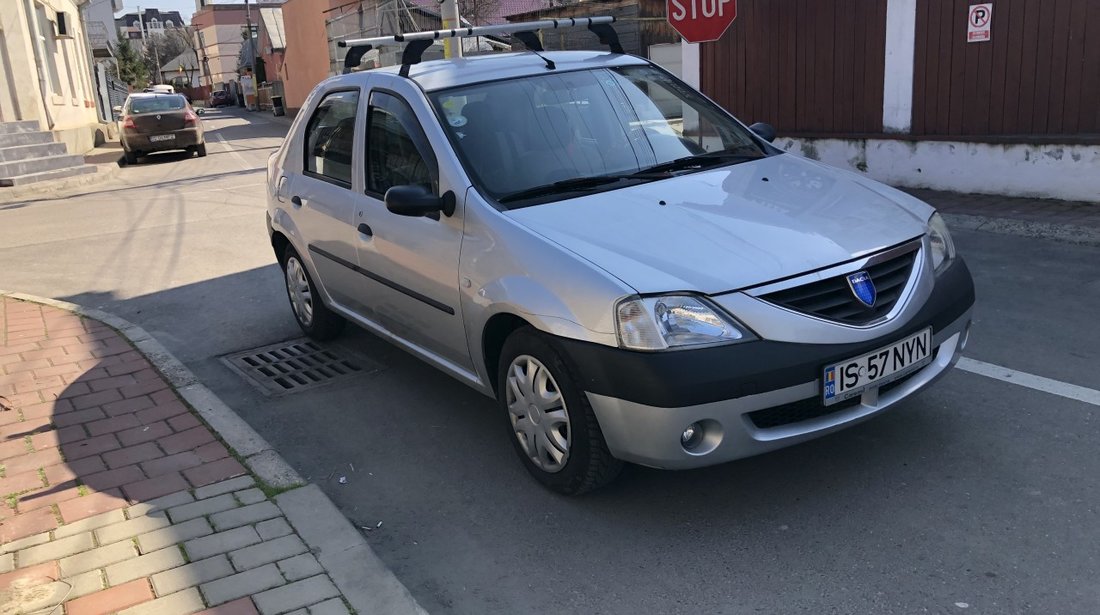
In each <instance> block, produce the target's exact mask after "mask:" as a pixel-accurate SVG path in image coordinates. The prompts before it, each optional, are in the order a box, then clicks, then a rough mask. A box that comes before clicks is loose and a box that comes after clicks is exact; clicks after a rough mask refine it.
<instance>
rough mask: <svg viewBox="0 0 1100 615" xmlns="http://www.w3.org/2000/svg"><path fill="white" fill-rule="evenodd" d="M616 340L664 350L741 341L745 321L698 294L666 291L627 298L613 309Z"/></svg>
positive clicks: (635, 346) (634, 346) (745, 336)
mask: <svg viewBox="0 0 1100 615" xmlns="http://www.w3.org/2000/svg"><path fill="white" fill-rule="evenodd" d="M616 321H617V323H618V328H619V343H620V344H621V345H622V346H623V347H624V348H629V349H631V350H666V349H669V348H682V347H687V346H700V345H709V344H722V343H731V342H738V341H744V340H746V339H750V338H751V334H750V333H749V331H748V329H747V328H745V327H744V325H740V324H739V323H737V322H736V321H734V320H733V318H731V317H729V316H727V315H725V314H722V313H721V312H720V311H719V310H718V309H716V308H713V307H711V306H710V305H708V304H707V303H705V302H704V301H703V300H702V299H700V298H698V297H693V296H690V295H666V296H663V297H646V298H644V299H637V298H636V299H628V300H626V301H623V302H622V303H620V304H619V307H618V309H617V310H616Z"/></svg>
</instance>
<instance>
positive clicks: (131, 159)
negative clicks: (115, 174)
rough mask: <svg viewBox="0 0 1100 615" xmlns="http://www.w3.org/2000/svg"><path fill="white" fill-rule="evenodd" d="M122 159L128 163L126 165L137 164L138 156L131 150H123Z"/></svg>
mask: <svg viewBox="0 0 1100 615" xmlns="http://www.w3.org/2000/svg"><path fill="white" fill-rule="evenodd" d="M122 158H123V159H124V160H125V161H126V164H137V161H138V156H137V154H136V153H134V152H131V151H130V150H128V149H127V150H122Z"/></svg>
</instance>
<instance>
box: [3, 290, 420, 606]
mask: <svg viewBox="0 0 1100 615" xmlns="http://www.w3.org/2000/svg"><path fill="white" fill-rule="evenodd" d="M0 297H10V298H12V299H18V300H20V301H29V302H32V303H39V304H42V305H48V306H51V307H55V308H59V309H62V310H65V311H68V312H72V313H74V314H78V315H80V316H83V317H85V318H90V319H92V320H97V321H99V322H101V323H103V324H105V325H107V326H109V327H111V328H113V329H115V330H116V331H117V332H118V333H119V335H122V336H123V337H125V338H126V339H127V340H129V341H130V343H131V344H133V345H134V347H135V348H137V350H138V351H139V352H141V353H142V354H144V355H145V357H146V358H147V359H148V360H149V362H150V363H152V364H153V366H154V367H156V368H157V370H158V371H159V372H160V373H161V375H163V376H164V378H165V379H166V380H167V381H168V383H169V384H171V385H172V387H173V388H175V389H176V392H177V393H178V394H179V395H180V397H182V398H183V399H184V400H185V401H186V402H187V403H188V404H190V405H191V407H192V408H194V409H195V411H196V412H198V413H199V415H200V416H201V417H202V418H203V420H205V421H206V423H207V424H208V425H209V426H210V428H211V429H213V430H214V431H215V432H216V433H217V434H218V435H219V436H220V437H221V438H222V440H224V441H225V443H226V444H227V445H229V447H230V448H232V449H233V450H234V451H236V453H237V454H238V455H239V456H240V457H241V460H242V462H243V463H244V465H245V466H247V467H248V469H249V470H250V471H251V472H252V473H253V474H255V475H256V476H257V477H258V478H259V479H260V480H262V481H263V482H265V483H267V484H268V485H270V486H272V487H275V488H277V489H287V491H285V492H284V493H281V494H279V495H277V496H275V498H274V500H275V503H276V505H277V506H278V507H279V508H280V509H281V510H282V511H283V514H284V515H285V516H286V518H287V519H288V520H289V521H290V524H291V525H292V526H294V529H295V530H296V531H297V532H298V534H299V535H300V536H301V537H302V539H303V540H304V541H305V543H306V544H307V545H308V546H309V548H310V550H311V551H312V552H313V553H314V555H315V556H316V557H317V560H318V561H319V562H320V563H321V565H322V566H323V567H324V569H325V571H326V572H327V573H328V574H329V576H330V577H331V578H332V580H333V582H334V583H335V584H336V587H337V589H339V590H340V592H341V593H342V594H343V595H344V597H345V598H347V600H348V603H349V604H351V606H352V608H354V609H355V610H356V611H357V612H359V613H387V614H389V613H394V614H399V615H400V614H409V615H422V614H424V613H426V611H424V609H422V608H421V607H420V605H418V604H417V603H416V600H415V599H414V598H413V597H412V595H411V594H410V593H409V591H408V589H406V588H405V586H404V585H403V584H402V583H401V581H400V580H398V579H397V577H395V576H394V575H393V573H392V572H390V570H389V569H388V568H386V565H385V564H384V563H383V562H382V560H381V559H379V558H378V556H377V555H375V553H374V551H373V550H372V549H371V548H370V545H369V544H368V543H367V541H366V540H365V539H364V538H363V535H362V534H361V533H360V532H359V531H358V530H357V529H355V527H354V526H353V525H352V524H351V522H350V521H348V519H347V517H345V516H344V515H343V513H341V512H340V510H339V509H338V508H337V507H336V504H334V503H333V502H332V500H330V499H329V497H328V496H327V495H325V493H324V492H323V491H321V489H320V487H318V486H317V485H313V484H309V485H307V484H305V481H303V480H302V477H301V476H300V475H299V474H298V472H297V471H295V470H294V468H293V467H291V466H290V464H288V463H287V462H286V460H284V459H283V458H282V457H281V456H280V455H279V453H278V452H277V451H275V449H273V448H272V447H271V445H270V444H269V443H268V442H267V440H265V439H264V438H263V436H261V435H260V434H259V433H257V432H256V430H254V429H252V427H251V426H250V425H249V424H248V423H246V422H245V421H244V420H243V419H242V418H241V417H240V416H238V415H237V413H236V412H234V411H233V409H232V408H230V407H229V406H228V405H226V404H225V402H223V401H222V400H221V399H220V398H219V397H218V396H217V395H215V394H214V392H213V391H211V390H210V389H208V388H207V387H206V386H205V385H203V384H202V383H201V382H199V380H198V378H197V377H196V376H195V374H193V373H192V372H191V370H189V369H187V367H186V366H185V365H184V364H183V363H181V362H180V361H179V359H177V358H176V357H175V356H173V355H172V353H170V352H168V349H166V348H165V347H164V346H163V345H161V343H160V342H158V341H157V340H155V339H154V338H153V337H152V336H151V335H149V333H148V332H147V331H146V330H145V329H142V328H141V327H139V326H137V325H135V324H134V323H132V322H130V321H128V320H125V319H123V318H119V317H118V316H115V315H113V314H109V313H107V312H103V311H101V310H96V309H91V308H86V307H84V306H81V305H77V304H75V303H69V302H68V301H58V300H56V299H47V298H45V297H38V296H35V295H28V294H26V293H18V292H10V291H5V290H2V289H0Z"/></svg>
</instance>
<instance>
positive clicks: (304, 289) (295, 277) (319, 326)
mask: <svg viewBox="0 0 1100 615" xmlns="http://www.w3.org/2000/svg"><path fill="white" fill-rule="evenodd" d="M282 265H283V281H284V283H285V284H286V295H287V298H288V299H289V300H290V309H291V311H292V312H293V313H294V320H295V321H297V322H298V326H299V327H301V328H302V332H304V333H305V334H306V335H308V336H309V337H311V338H313V339H315V340H318V341H325V340H331V339H334V338H336V337H337V336H339V335H340V333H341V332H342V331H343V330H344V326H345V325H346V324H347V321H345V320H344V319H343V317H341V316H340V315H339V314H337V313H335V312H333V311H332V310H330V309H328V306H326V305H325V302H324V301H322V300H321V295H320V294H319V293H318V292H317V286H316V285H315V284H314V283H313V278H311V277H309V270H307V269H306V267H305V264H304V263H303V262H302V257H300V256H298V252H297V251H296V250H295V249H294V247H293V246H287V247H286V253H285V255H284V256H283V262H282Z"/></svg>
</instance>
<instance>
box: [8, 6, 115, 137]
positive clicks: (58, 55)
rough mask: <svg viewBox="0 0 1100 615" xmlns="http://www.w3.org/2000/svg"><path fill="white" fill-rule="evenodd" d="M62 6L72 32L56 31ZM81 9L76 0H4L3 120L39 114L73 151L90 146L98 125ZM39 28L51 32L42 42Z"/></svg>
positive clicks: (43, 123) (46, 126) (43, 124)
mask: <svg viewBox="0 0 1100 615" xmlns="http://www.w3.org/2000/svg"><path fill="white" fill-rule="evenodd" d="M39 7H41V8H42V10H43V11H44V14H45V18H46V19H47V20H48V21H47V23H45V24H42V23H39V21H38V19H37V11H38V8H39ZM58 11H63V12H65V13H66V14H67V16H68V18H69V20H70V25H71V27H72V35H73V36H72V38H57V37H55V36H54V32H56V27H57V26H56V21H57V12H58ZM79 15H80V13H79V11H78V10H77V1H76V0H0V30H2V31H3V36H2V37H0V43H2V44H3V46H4V49H3V51H2V52H0V60H2V61H3V63H4V65H3V68H2V69H0V71H2V73H3V78H2V81H3V83H0V87H5V88H6V89H8V95H7V96H6V97H5V101H4V108H3V116H4V117H3V120H4V121H14V120H37V121H38V122H39V125H40V126H41V128H42V129H43V130H52V131H53V132H54V137H55V138H56V139H57V140H58V141H61V142H64V143H65V144H66V145H67V146H68V148H69V153H71V154H79V153H82V152H85V151H87V150H88V149H90V148H92V147H93V146H94V138H93V136H94V131H95V129H96V128H98V127H99V115H98V113H97V112H96V108H95V92H94V89H93V88H92V87H91V66H90V65H89V63H88V50H87V49H86V48H85V46H84V24H83V23H82V22H81V21H80V19H79ZM39 32H42V33H43V34H44V35H45V36H48V37H49V38H48V42H41V43H40V42H39V39H38V33H39ZM40 57H41V59H42V62H40V61H39V58H40ZM47 62H48V65H46V64H44V63H47ZM47 69H49V70H52V71H55V72H56V74H57V81H56V84H55V83H54V81H53V79H51V78H49V77H48V72H47ZM40 70H41V71H42V76H43V77H44V82H45V88H46V92H45V95H43V92H42V87H43V86H42V84H41V83H40V81H39V76H40V75H39V71H40Z"/></svg>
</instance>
